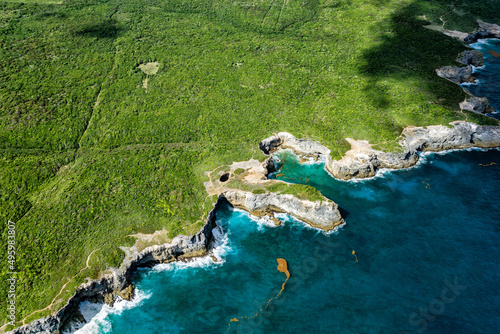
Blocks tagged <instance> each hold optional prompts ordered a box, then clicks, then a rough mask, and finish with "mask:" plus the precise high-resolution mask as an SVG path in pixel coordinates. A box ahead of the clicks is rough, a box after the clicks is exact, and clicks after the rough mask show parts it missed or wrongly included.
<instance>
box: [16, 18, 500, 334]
mask: <svg viewBox="0 0 500 334" xmlns="http://www.w3.org/2000/svg"><path fill="white" fill-rule="evenodd" d="M478 23H479V25H480V28H481V30H480V31H478V32H476V33H474V34H470V35H468V34H465V33H461V32H456V31H448V30H445V29H441V30H440V31H442V32H443V33H445V34H447V35H449V36H452V37H457V38H460V39H461V40H463V41H465V42H466V43H473V42H475V41H477V39H479V38H500V27H499V26H498V25H495V24H490V23H486V22H483V21H480V20H478ZM479 53H480V52H479ZM479 53H478V52H474V51H466V52H464V53H463V54H461V55H460V57H459V60H458V61H459V62H460V63H462V64H465V65H466V67H446V68H442V69H439V70H437V73H438V75H439V76H441V77H443V78H446V79H448V80H450V81H452V82H455V83H457V84H460V83H462V82H466V81H471V80H473V78H472V68H471V66H470V65H472V66H480V65H481V61H482V54H481V55H480V54H479ZM468 94H470V93H468ZM461 107H462V109H464V110H470V111H474V112H479V113H484V112H486V111H488V110H489V109H488V101H487V99H485V98H477V97H474V96H471V97H470V98H468V99H466V100H465V101H464V102H462V104H461ZM402 136H403V139H402V140H401V141H400V145H401V151H400V152H382V151H378V150H375V149H373V148H372V147H371V145H370V144H369V142H368V141H365V140H354V139H350V138H347V139H346V140H347V141H348V142H349V143H350V144H351V150H349V151H348V152H346V154H345V156H344V157H343V158H342V159H341V160H333V159H332V157H331V155H330V153H331V152H330V150H329V149H328V148H327V147H325V146H323V145H321V144H320V143H317V142H314V141H310V140H304V139H297V138H295V137H294V136H293V135H292V134H289V133H286V132H280V133H278V134H277V135H274V136H271V137H269V138H266V139H264V140H262V141H261V142H260V144H259V147H260V149H261V150H262V151H263V152H264V153H265V154H271V153H272V152H274V151H276V150H279V149H291V150H293V151H294V152H295V153H296V154H297V155H299V156H301V157H308V158H311V157H312V158H315V159H318V158H321V159H324V160H325V169H326V170H327V171H328V172H330V173H331V174H332V175H333V176H334V177H336V178H339V179H351V178H366V177H371V176H374V175H375V173H376V171H377V170H378V169H380V168H392V169H401V168H407V167H411V166H413V165H415V164H416V163H417V161H418V158H419V156H418V152H419V151H420V152H425V151H443V150H449V149H463V148H470V147H483V148H492V147H500V127H496V126H480V125H477V124H474V123H470V122H461V121H457V122H452V123H450V126H443V125H437V126H428V127H425V128H424V127H407V128H405V129H404V130H403V133H402ZM255 162H256V161H255V160H253V161H252V160H251V161H249V162H243V163H239V164H236V165H235V166H241V167H245V166H247V167H248V163H250V165H252V164H253V166H250V167H249V169H252V168H253V169H254V170H255V171H256V172H255V173H250V177H249V179H248V181H250V182H253V183H259V182H268V181H267V178H266V173H267V172H270V169H271V168H272V163H271V161H270V160H269V159H268V160H266V162H264V164H261V163H258V162H257V163H255ZM207 191H209V194H210V193H211V194H215V193H216V194H218V195H219V199H226V200H227V201H228V202H229V203H231V204H232V205H233V206H235V207H239V208H242V209H245V210H247V211H249V212H250V213H257V214H262V213H264V214H268V213H270V212H286V213H288V214H290V215H292V216H294V217H296V218H298V219H300V220H303V221H305V222H306V223H308V224H310V225H311V226H314V227H317V228H321V229H323V230H326V231H328V230H331V229H333V228H334V227H335V226H338V225H340V224H343V223H344V221H343V219H342V217H341V215H340V212H339V210H338V206H337V204H335V203H334V202H333V201H331V200H328V199H326V198H325V199H324V200H323V201H316V202H313V201H308V200H300V199H298V198H297V197H295V196H293V195H282V194H276V193H269V192H267V193H265V194H254V193H252V192H248V191H243V190H237V189H230V188H226V187H223V186H222V187H221V186H219V187H217V188H214V187H213V184H211V185H209V186H207ZM218 203H220V201H219V202H218ZM216 208H217V206H216V207H215V208H214V209H213V210H212V211H211V212H210V215H209V217H208V219H207V222H206V224H205V225H204V227H203V228H202V229H201V230H200V232H199V233H198V234H196V235H193V236H178V237H176V238H174V239H173V240H172V242H171V243H170V244H163V245H157V246H151V247H148V248H146V249H144V250H143V251H141V252H139V253H133V254H132V255H131V256H130V257H128V258H126V259H125V260H124V261H123V262H122V264H121V265H120V268H115V269H112V270H110V272H109V273H108V274H106V275H105V276H103V277H101V278H100V279H97V280H94V281H90V282H88V283H85V284H82V285H80V286H79V287H78V288H77V289H76V291H75V293H74V295H73V296H72V297H71V298H70V299H69V301H68V302H67V303H66V305H65V306H63V307H62V308H61V309H60V310H59V311H58V312H57V313H55V314H54V315H51V316H48V317H45V318H42V319H38V320H35V321H33V322H31V323H30V324H28V325H25V326H22V327H19V328H16V329H14V330H12V331H10V332H9V333H10V334H56V333H60V332H61V329H62V328H63V326H64V325H65V324H66V323H67V321H68V320H69V319H71V317H72V316H73V315H74V314H75V312H77V311H78V306H79V303H80V302H81V301H83V300H86V299H98V300H102V301H106V302H107V303H109V304H112V303H113V302H114V300H115V299H116V298H117V297H118V296H120V297H122V298H124V299H130V298H132V297H133V286H132V285H131V274H132V272H133V271H135V270H136V269H137V268H138V267H143V266H152V265H154V264H157V263H164V262H170V261H175V260H177V259H178V258H180V257H182V256H185V257H189V256H199V255H203V254H206V253H207V251H208V249H209V247H210V243H211V240H212V239H213V236H212V230H213V228H215V227H216V224H215V218H214V217H215V210H216Z"/></svg>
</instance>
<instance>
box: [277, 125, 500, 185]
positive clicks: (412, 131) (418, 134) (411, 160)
mask: <svg viewBox="0 0 500 334" xmlns="http://www.w3.org/2000/svg"><path fill="white" fill-rule="evenodd" d="M402 135H403V139H402V140H401V141H400V145H401V150H400V151H399V152H382V151H378V150H374V149H373V148H372V147H371V145H370V144H369V143H368V142H367V141H365V140H353V139H350V138H347V140H348V141H349V143H350V144H351V149H350V150H349V151H347V152H346V154H345V155H344V157H343V158H342V159H341V160H333V159H332V158H331V156H330V150H328V149H327V148H326V147H324V146H323V145H321V144H319V143H315V142H311V141H302V140H298V139H296V138H295V137H293V135H291V134H289V133H284V132H280V133H279V134H278V136H279V137H280V138H281V142H282V144H281V146H280V147H281V148H290V149H292V150H293V151H294V152H295V153H296V154H297V155H299V156H300V155H305V156H311V155H315V154H318V152H321V155H322V156H323V157H324V158H325V169H326V170H327V171H328V172H330V173H331V174H332V175H333V176H334V177H335V178H338V179H344V180H347V179H352V178H367V177H371V176H374V175H375V173H376V171H377V170H378V169H380V168H393V169H400V168H408V167H411V166H413V165H415V164H416V163H417V161H418V151H421V152H425V151H443V150H450V149H462V148H469V147H488V148H491V147H500V127H498V126H485V125H484V126H483V125H477V124H474V123H470V122H462V121H457V122H452V123H450V124H449V125H448V126H444V125H436V126H428V127H425V128H424V127H407V128H405V129H404V130H403V133H402ZM304 142H305V143H304ZM312 143H313V144H312ZM276 148H277V147H276ZM276 148H275V149H276ZM308 150H310V151H308Z"/></svg>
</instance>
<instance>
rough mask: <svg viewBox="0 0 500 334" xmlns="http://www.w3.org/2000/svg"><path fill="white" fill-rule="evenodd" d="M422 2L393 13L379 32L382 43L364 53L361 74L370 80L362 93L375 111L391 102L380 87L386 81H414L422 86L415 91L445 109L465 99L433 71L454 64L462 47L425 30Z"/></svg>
mask: <svg viewBox="0 0 500 334" xmlns="http://www.w3.org/2000/svg"><path fill="white" fill-rule="evenodd" d="M425 3H426V1H416V2H414V3H412V4H411V5H408V6H406V7H404V8H402V9H401V10H399V11H397V12H395V13H394V14H393V15H392V17H391V20H390V23H389V25H388V26H387V27H386V31H379V32H378V33H379V35H381V36H382V37H381V39H382V41H381V43H380V44H379V45H378V46H376V47H374V48H371V49H368V50H366V51H365V52H364V54H363V58H364V59H365V61H366V63H365V65H364V66H363V67H362V68H361V72H362V73H363V74H365V75H368V76H369V77H370V82H369V84H368V85H367V87H365V88H364V91H365V93H366V95H367V96H368V97H369V98H370V100H371V101H372V102H373V105H374V106H375V107H377V108H386V107H388V106H389V105H390V103H391V102H390V97H389V96H388V95H387V94H386V93H385V92H384V87H383V86H382V85H381V84H380V81H381V80H386V79H387V78H397V79H398V80H401V81H404V80H409V79H412V80H414V79H417V81H418V82H420V83H421V84H422V86H421V87H417V88H418V89H421V90H423V91H425V92H427V93H430V94H431V95H434V101H439V103H440V104H441V105H443V106H445V107H448V108H455V109H456V108H457V104H458V102H460V101H461V100H463V98H464V93H463V92H462V91H461V90H460V89H457V86H456V85H455V84H452V83H450V82H448V81H446V80H444V79H441V78H439V77H438V76H437V75H436V71H435V70H436V69H437V68H440V67H443V66H446V65H455V64H454V62H453V60H454V59H456V58H457V56H458V54H459V53H460V52H462V51H464V50H465V47H464V45H463V44H462V43H461V42H460V41H458V40H455V39H452V38H451V37H447V36H445V35H444V34H441V33H439V32H436V31H432V30H429V29H426V28H424V25H425V24H427V23H426V21H425V20H424V19H423V18H420V17H419V16H420V15H423V14H424V13H425V10H424V9H423V7H424V6H423V5H424V4H425ZM376 29H379V28H376ZM456 65H459V64H458V63H456Z"/></svg>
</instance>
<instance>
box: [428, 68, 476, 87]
mask: <svg viewBox="0 0 500 334" xmlns="http://www.w3.org/2000/svg"><path fill="white" fill-rule="evenodd" d="M436 73H437V75H438V76H440V77H441V78H444V79H446V80H449V81H451V82H454V83H456V84H458V85H460V84H461V83H463V82H469V81H471V79H472V67H470V66H466V67H454V66H445V67H442V68H440V69H437V70H436Z"/></svg>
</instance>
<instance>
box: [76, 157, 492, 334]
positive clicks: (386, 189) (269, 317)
mask: <svg viewBox="0 0 500 334" xmlns="http://www.w3.org/2000/svg"><path fill="white" fill-rule="evenodd" d="M285 154H286V152H285ZM281 158H282V164H283V166H282V169H281V171H280V172H281V173H283V174H284V175H286V176H282V177H281V179H283V180H286V181H290V182H299V183H304V182H307V183H308V184H311V185H313V186H315V187H317V188H318V189H320V190H321V191H322V192H323V193H324V194H325V195H326V196H328V197H330V198H332V199H334V200H335V201H336V202H337V203H338V204H339V206H340V207H341V208H342V210H343V213H344V216H345V217H346V224H345V225H344V226H343V227H342V228H340V229H339V230H338V231H337V232H335V233H331V234H324V233H321V232H318V231H317V230H314V229H311V228H307V227H305V226H304V225H303V224H302V223H300V222H297V221H293V220H291V219H286V220H287V221H288V222H287V223H285V224H284V225H282V226H279V227H273V226H272V225H268V224H266V222H264V221H255V220H252V219H250V218H249V216H248V214H246V213H244V212H242V211H239V210H236V211H235V210H232V209H231V208H230V207H229V206H224V207H223V208H222V209H221V210H220V211H218V212H217V219H218V223H219V224H220V225H221V227H222V229H223V231H224V233H225V235H224V237H223V238H222V240H221V241H220V242H219V243H220V244H221V246H220V247H219V248H218V249H217V250H216V254H215V255H216V256H217V257H218V258H220V259H221V263H219V264H216V263H213V262H212V260H211V259H210V258H203V259H199V260H197V261H196V262H194V263H191V264H185V263H173V264H166V265H158V266H156V267H155V268H154V269H152V270H140V271H139V272H138V274H137V277H136V280H135V284H136V287H137V290H138V292H139V298H137V299H136V300H135V301H133V302H121V303H119V305H118V307H117V308H116V309H109V308H108V307H107V306H105V309H103V310H101V313H100V315H98V316H97V317H96V318H94V320H93V321H92V322H91V323H90V324H88V325H87V327H86V328H85V329H83V330H82V332H86V333H138V334H140V333H223V332H225V331H226V330H227V328H228V323H229V320H230V319H232V318H235V317H237V318H239V317H241V316H252V315H254V314H255V313H257V312H258V310H259V309H260V308H262V307H263V306H264V305H265V304H266V303H267V301H268V300H269V299H271V298H273V296H275V295H277V293H278V292H279V290H280V288H281V284H282V283H283V282H284V280H285V275H284V274H283V273H280V272H278V271H277V270H276V267H277V262H276V258H279V257H280V258H285V259H286V260H287V261H288V265H289V269H290V272H291V274H292V278H291V279H290V280H289V281H288V282H287V285H286V286H285V290H284V292H283V294H282V295H281V296H280V297H279V298H278V299H277V300H275V301H273V302H271V304H270V306H269V307H268V309H267V310H266V311H264V312H263V313H259V314H258V316H257V317H255V318H254V319H252V320H245V319H241V320H240V321H239V322H233V323H232V324H231V331H230V332H231V333H276V332H278V333H419V332H426V333H496V332H498V329H499V328H500V283H499V282H500V244H499V242H498V240H499V237H500V207H499V206H498V198H497V196H498V195H497V193H498V190H499V189H500V151H498V150H490V151H478V150H474V151H465V152H453V153H448V154H445V155H441V154H433V155H431V156H426V157H425V158H424V159H423V160H425V161H423V162H422V163H420V164H419V166H418V167H414V168H412V169H409V170H401V171H393V172H390V173H386V174H383V175H382V176H380V177H376V178H374V179H371V180H366V181H361V182H345V181H337V180H334V179H333V178H331V177H329V175H328V174H327V173H326V172H325V171H324V168H323V165H322V164H304V165H300V164H299V163H298V161H297V158H296V157H295V156H294V155H292V154H286V155H285V156H282V157H281ZM353 250H355V255H356V257H357V260H358V262H356V258H355V256H354V255H353V254H352V251H353ZM89 305H90V304H89ZM89 305H87V308H88V307H89Z"/></svg>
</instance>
